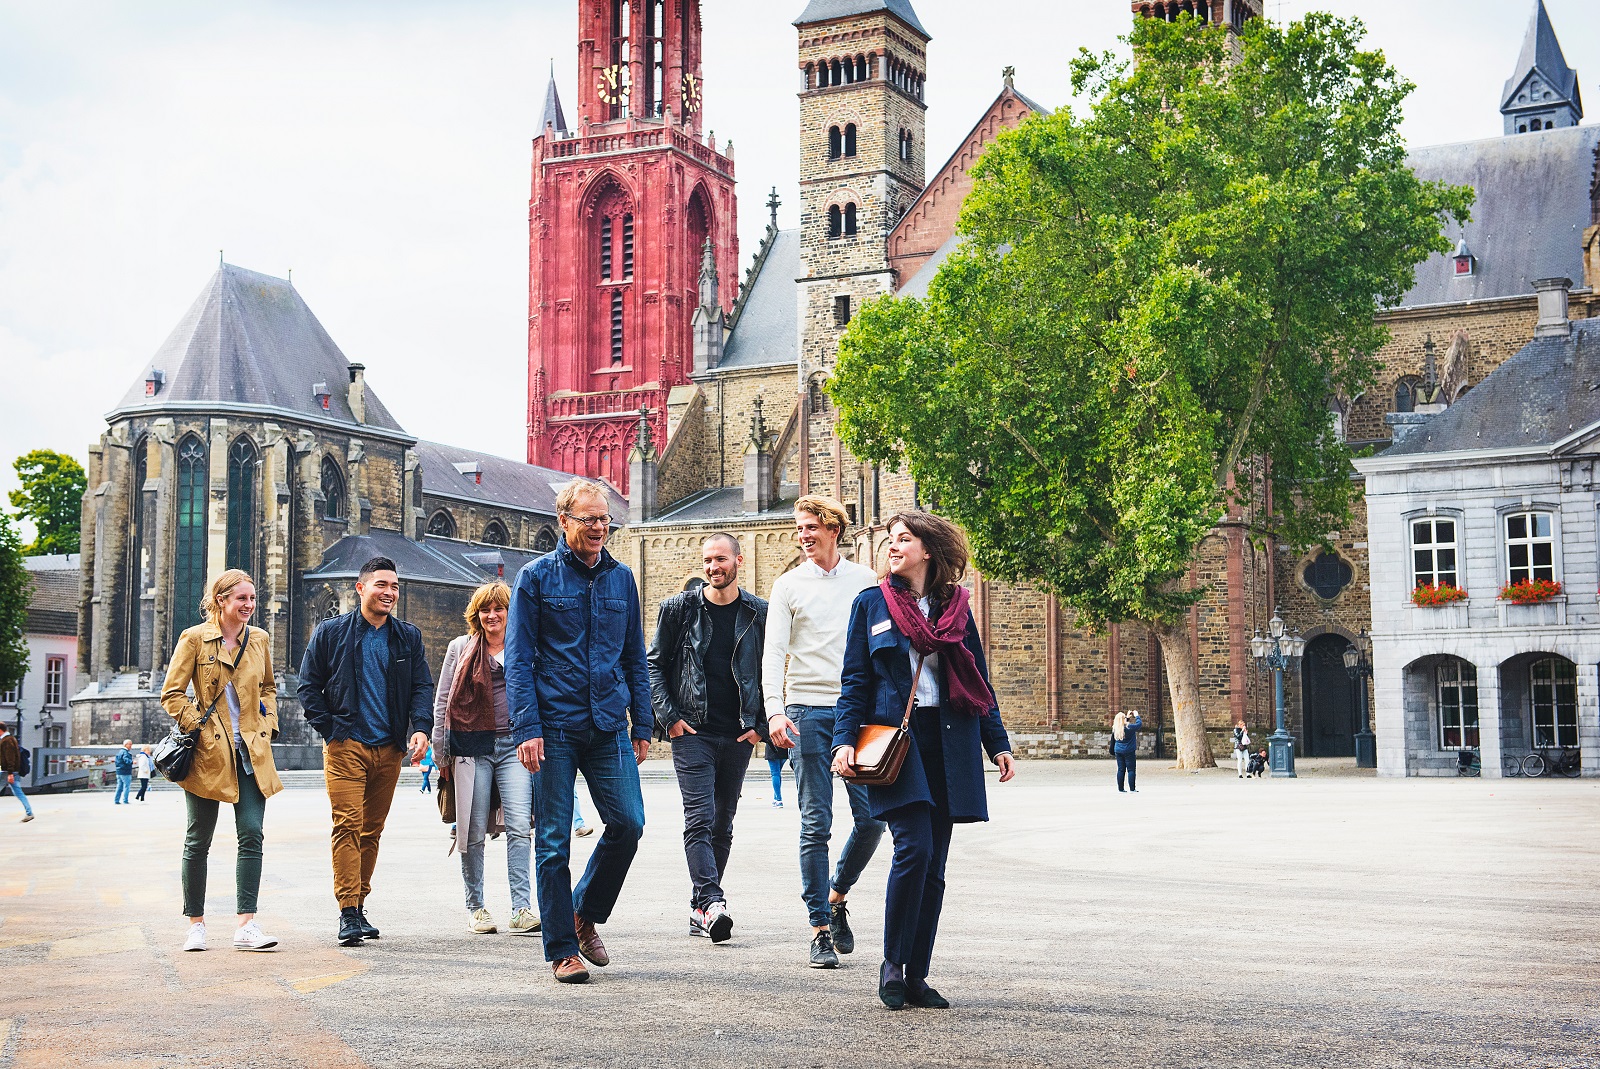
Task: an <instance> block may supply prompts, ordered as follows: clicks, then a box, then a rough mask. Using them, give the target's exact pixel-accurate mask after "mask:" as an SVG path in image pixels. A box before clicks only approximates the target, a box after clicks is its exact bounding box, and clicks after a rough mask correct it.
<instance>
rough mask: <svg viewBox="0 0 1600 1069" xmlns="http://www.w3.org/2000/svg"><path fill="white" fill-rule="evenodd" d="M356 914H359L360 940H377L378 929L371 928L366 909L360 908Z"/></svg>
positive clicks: (364, 907)
mask: <svg viewBox="0 0 1600 1069" xmlns="http://www.w3.org/2000/svg"><path fill="white" fill-rule="evenodd" d="M357 912H358V913H360V914H361V938H363V939H376V938H378V929H376V928H374V927H373V926H372V922H371V921H369V920H367V907H366V906H362V907H361V908H360V909H359V910H357Z"/></svg>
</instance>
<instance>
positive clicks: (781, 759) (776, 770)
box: [766, 742, 790, 809]
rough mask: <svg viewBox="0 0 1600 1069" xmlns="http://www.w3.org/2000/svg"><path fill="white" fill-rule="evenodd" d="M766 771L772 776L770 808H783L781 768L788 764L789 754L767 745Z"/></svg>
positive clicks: (779, 747)
mask: <svg viewBox="0 0 1600 1069" xmlns="http://www.w3.org/2000/svg"><path fill="white" fill-rule="evenodd" d="M766 749H767V771H768V772H770V773H771V774H772V808H774V809H782V808H783V766H784V765H786V764H788V763H789V756H790V753H789V751H788V750H785V749H784V748H783V747H781V746H774V745H773V744H772V743H770V742H769V743H767V747H766Z"/></svg>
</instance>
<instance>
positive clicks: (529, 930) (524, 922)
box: [506, 909, 539, 935]
mask: <svg viewBox="0 0 1600 1069" xmlns="http://www.w3.org/2000/svg"><path fill="white" fill-rule="evenodd" d="M506 931H507V932H509V933H510V934H512V935H538V934H539V915H538V914H537V913H535V912H534V911H533V910H531V909H519V910H517V911H516V912H514V913H512V914H511V924H510V925H509V926H508V927H507V928H506Z"/></svg>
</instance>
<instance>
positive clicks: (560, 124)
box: [527, 0, 739, 491]
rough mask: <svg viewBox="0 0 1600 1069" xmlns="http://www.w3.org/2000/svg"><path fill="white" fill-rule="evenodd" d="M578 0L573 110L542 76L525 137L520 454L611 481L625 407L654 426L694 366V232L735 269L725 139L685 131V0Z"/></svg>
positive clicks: (693, 69) (634, 424)
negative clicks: (524, 380)
mask: <svg viewBox="0 0 1600 1069" xmlns="http://www.w3.org/2000/svg"><path fill="white" fill-rule="evenodd" d="M578 7H579V11H578V85H579V92H578V111H577V125H576V127H575V128H574V129H571V130H568V129H565V128H564V127H565V126H566V117H565V115H564V113H563V111H562V108H561V102H560V97H559V94H558V93H557V92H556V88H555V82H554V79H553V78H552V80H551V84H550V88H549V90H548V92H547V94H546V100H545V110H544V116H543V119H542V128H541V130H540V131H539V134H538V136H537V137H535V138H534V140H533V181H532V192H531V196H530V198H529V202H528V413H527V416H528V462H529V463H530V464H540V465H545V466H548V467H552V468H559V469H561V470H562V471H570V472H573V473H576V474H578V475H583V476H586V477H589V478H601V479H606V480H608V481H609V482H611V484H612V485H614V486H615V487H617V488H618V489H619V490H623V491H626V490H627V487H628V460H627V458H628V451H629V450H630V449H631V448H632V446H633V444H634V440H635V437H636V435H637V434H638V427H639V412H640V410H641V409H643V410H645V412H646V418H647V419H648V421H649V424H650V427H651V430H652V433H653V435H654V437H655V440H656V441H665V440H666V438H667V397H668V395H669V394H670V393H671V391H672V389H673V388H674V387H676V386H681V385H683V384H684V383H686V382H687V381H688V376H689V373H690V372H692V371H693V370H694V363H693V330H692V326H691V319H692V318H693V316H694V313H695V309H696V307H697V306H698V304H699V286H700V273H701V261H702V255H703V252H704V249H705V246H706V242H707V241H710V242H711V247H712V249H713V251H714V257H713V259H714V263H715V265H716V267H717V270H718V272H719V274H720V275H721V277H723V278H727V279H732V278H736V277H737V273H738V263H739V238H738V220H737V213H736V205H735V202H734V177H733V148H732V146H731V145H729V146H727V147H726V148H725V149H724V150H723V151H722V152H718V151H717V146H716V141H715V139H714V138H712V137H702V135H701V114H702V113H701V103H702V100H703V98H702V82H701V73H700V55H701V36H700V3H699V0H673V2H672V3H668V2H666V0H583V2H582V3H581V4H579V5H578ZM732 297H733V294H732V293H731V288H730V291H729V292H724V294H723V295H722V299H723V302H724V303H723V311H724V313H728V312H731V311H732V310H733V303H732Z"/></svg>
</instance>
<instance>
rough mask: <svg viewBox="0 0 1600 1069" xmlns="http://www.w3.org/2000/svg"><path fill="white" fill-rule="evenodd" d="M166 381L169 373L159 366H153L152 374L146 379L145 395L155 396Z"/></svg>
mask: <svg viewBox="0 0 1600 1069" xmlns="http://www.w3.org/2000/svg"><path fill="white" fill-rule="evenodd" d="M166 383H167V373H166V372H165V371H162V370H161V369H160V368H158V367H155V368H151V369H150V374H148V375H146V376H145V379H144V395H145V396H146V397H154V396H155V395H156V394H158V393H160V392H161V387H163V386H165V385H166Z"/></svg>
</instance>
